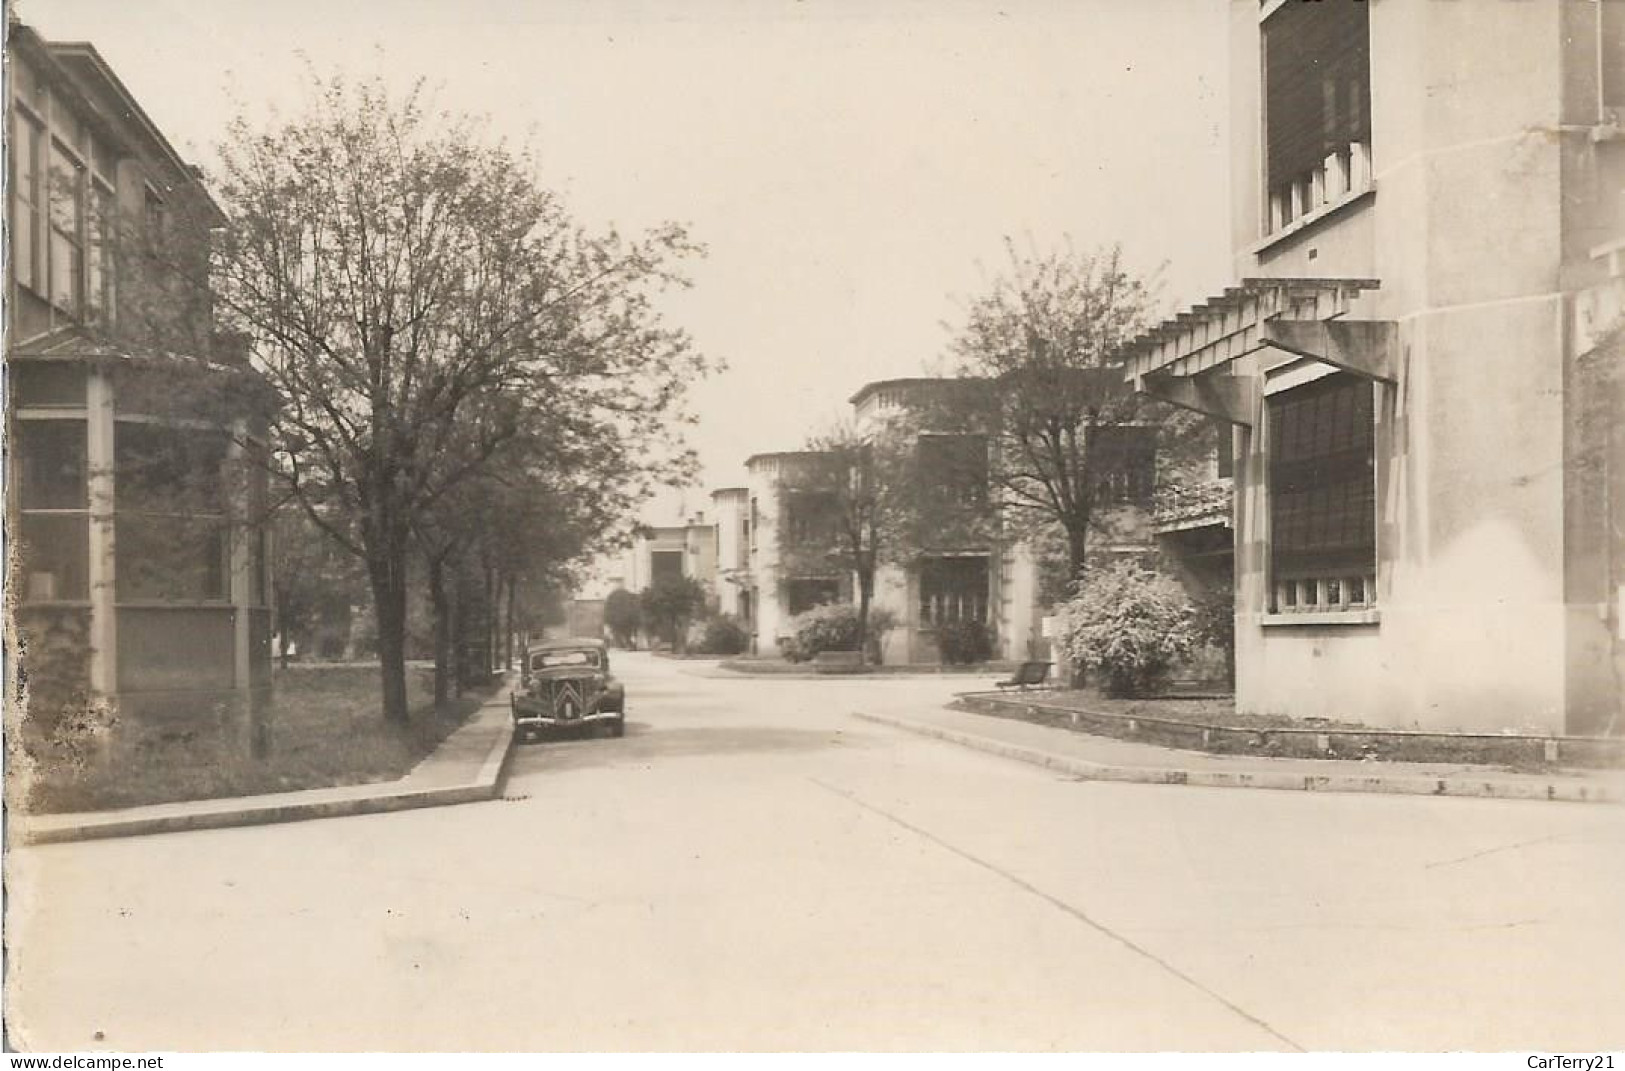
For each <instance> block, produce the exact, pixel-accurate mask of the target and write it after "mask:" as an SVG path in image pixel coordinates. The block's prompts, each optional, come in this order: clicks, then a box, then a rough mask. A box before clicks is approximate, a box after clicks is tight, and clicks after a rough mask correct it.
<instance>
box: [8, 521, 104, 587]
mask: <svg viewBox="0 0 1625 1071" xmlns="http://www.w3.org/2000/svg"><path fill="white" fill-rule="evenodd" d="M20 529H21V530H20V532H19V535H20V536H21V538H20V539H19V540H18V542H20V543H21V544H22V546H21V548H20V550H19V553H18V567H19V568H18V571H19V573H20V574H21V576H22V579H23V592H22V594H23V601H25V602H30V603H40V602H64V601H67V602H82V601H84V600H86V599H88V598H90V582H89V566H90V515H89V514H88V513H87V512H85V511H84V510H78V511H73V512H60V513H57V512H51V513H37V512H34V511H31V510H24V511H23V512H22V515H21V518H20Z"/></svg>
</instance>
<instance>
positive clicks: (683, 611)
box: [640, 576, 705, 653]
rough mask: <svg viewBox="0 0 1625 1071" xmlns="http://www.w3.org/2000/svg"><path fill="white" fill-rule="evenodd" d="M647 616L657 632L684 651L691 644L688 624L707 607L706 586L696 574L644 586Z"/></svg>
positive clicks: (645, 617) (673, 646) (666, 578)
mask: <svg viewBox="0 0 1625 1071" xmlns="http://www.w3.org/2000/svg"><path fill="white" fill-rule="evenodd" d="M640 601H641V603H642V608H643V619H644V621H646V622H648V625H649V627H650V628H651V629H653V630H654V632H655V635H657V636H659V637H661V638H662V639H664V640H665V641H666V642H667V643H669V644H671V646H672V650H674V651H677V652H678V653H682V652H683V651H684V650H685V649H686V648H687V646H688V623H689V622H690V621H692V620H693V619H694V617H695V615H697V614H698V613H699V612H700V611H701V610H702V609H704V607H705V589H704V588H702V587H700V583H699V581H697V580H695V579H694V578H693V577H688V576H678V577H661V578H660V579H659V580H657V581H655V582H654V583H653V584H652V585H650V586H649V587H646V588H644V589H643V594H642V595H641V597H640Z"/></svg>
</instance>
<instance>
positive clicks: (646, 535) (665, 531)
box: [623, 513, 717, 608]
mask: <svg viewBox="0 0 1625 1071" xmlns="http://www.w3.org/2000/svg"><path fill="white" fill-rule="evenodd" d="M716 573H717V533H716V526H715V525H713V524H710V523H707V521H706V519H705V514H703V513H696V514H695V515H694V516H693V517H691V518H690V519H689V522H688V523H687V524H675V525H660V526H653V527H644V528H642V529H640V530H639V532H638V534H637V536H636V537H634V539H633V540H632V549H631V550H630V552H629V553H628V554H627V561H626V570H625V574H624V576H623V583H624V584H625V586H626V589H627V590H628V591H632V592H639V591H642V590H643V589H644V588H647V587H650V586H652V585H654V584H656V583H658V582H660V581H661V580H668V579H680V578H683V577H687V578H689V579H691V580H693V581H695V582H696V583H698V584H699V585H700V587H701V588H703V589H704V590H705V593H706V598H707V599H708V600H711V601H713V602H714V600H715V598H716ZM713 608H714V607H713Z"/></svg>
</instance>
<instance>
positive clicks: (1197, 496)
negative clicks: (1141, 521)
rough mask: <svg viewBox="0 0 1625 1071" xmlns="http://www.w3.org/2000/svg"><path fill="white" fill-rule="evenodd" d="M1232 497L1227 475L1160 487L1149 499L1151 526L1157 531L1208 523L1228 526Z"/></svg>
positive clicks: (1201, 525) (1174, 529)
mask: <svg viewBox="0 0 1625 1071" xmlns="http://www.w3.org/2000/svg"><path fill="white" fill-rule="evenodd" d="M1232 498H1233V491H1232V488H1231V480H1230V477H1228V476H1221V477H1219V478H1218V479H1215V480H1207V481H1204V482H1202V483H1197V484H1188V485H1187V484H1178V485H1174V486H1171V487H1163V488H1159V489H1158V491H1157V494H1156V497H1155V498H1154V499H1153V500H1152V511H1151V526H1152V528H1153V529H1155V530H1156V531H1158V532H1174V531H1179V530H1181V529H1186V528H1200V527H1203V526H1206V525H1210V524H1219V525H1225V526H1228V525H1229V524H1230V509H1231V502H1232Z"/></svg>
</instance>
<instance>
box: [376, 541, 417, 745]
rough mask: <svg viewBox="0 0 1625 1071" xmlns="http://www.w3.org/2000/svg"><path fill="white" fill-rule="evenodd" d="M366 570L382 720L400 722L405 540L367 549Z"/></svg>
mask: <svg viewBox="0 0 1625 1071" xmlns="http://www.w3.org/2000/svg"><path fill="white" fill-rule="evenodd" d="M367 573H368V576H369V579H370V580H371V583H372V604H373V616H374V617H376V618H377V622H378V667H379V676H380V684H381V687H382V693H383V705H384V719H385V720H386V721H393V722H403V723H404V722H405V721H406V718H407V710H408V703H407V699H406V552H405V540H404V539H402V540H400V541H399V543H398V544H397V543H395V542H394V541H390V542H389V543H388V544H386V545H385V546H383V547H378V548H370V549H369V553H368V555H367Z"/></svg>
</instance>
